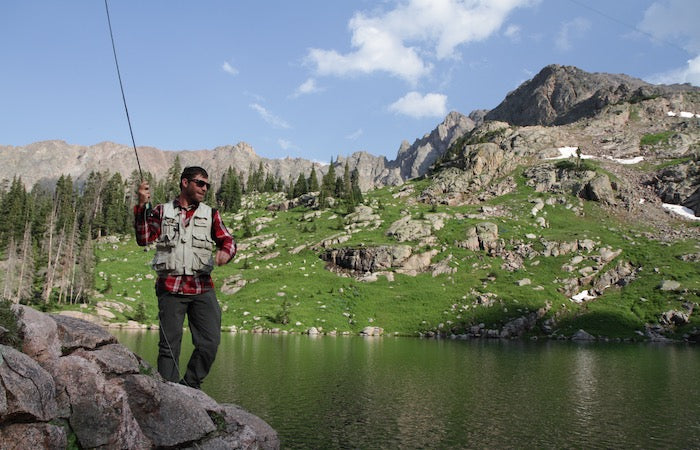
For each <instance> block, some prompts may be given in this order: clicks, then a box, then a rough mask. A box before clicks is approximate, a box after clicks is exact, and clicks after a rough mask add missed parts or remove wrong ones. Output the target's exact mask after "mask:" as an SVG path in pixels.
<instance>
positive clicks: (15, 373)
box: [0, 345, 57, 422]
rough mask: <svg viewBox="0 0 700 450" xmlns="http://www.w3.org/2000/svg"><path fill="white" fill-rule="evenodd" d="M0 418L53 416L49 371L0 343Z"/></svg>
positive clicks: (45, 418)
mask: <svg viewBox="0 0 700 450" xmlns="http://www.w3.org/2000/svg"><path fill="white" fill-rule="evenodd" d="M0 357H2V360H1V361H0V380H2V386H0V389H2V391H0V392H2V394H1V395H0V406H2V407H1V408H0V412H1V413H2V417H0V419H1V420H0V421H3V422H10V421H13V420H19V421H25V422H26V421H41V422H48V421H49V420H51V419H53V418H54V417H56V411H57V404H56V386H55V384H54V380H53V378H52V377H51V374H50V373H48V372H47V371H46V370H44V369H43V368H42V367H41V366H40V365H39V364H38V363H37V362H36V361H34V360H33V359H32V358H30V357H29V356H27V355H25V354H24V353H21V352H18V351H17V350H15V349H13V348H12V347H8V346H5V345H0Z"/></svg>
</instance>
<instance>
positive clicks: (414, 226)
mask: <svg viewBox="0 0 700 450" xmlns="http://www.w3.org/2000/svg"><path fill="white" fill-rule="evenodd" d="M432 231H433V228H432V225H431V222H430V221H428V220H414V219H411V216H408V215H407V216H404V217H402V218H400V219H399V220H397V221H396V222H394V223H392V224H391V226H390V227H389V229H388V230H387V232H386V234H387V236H392V237H393V238H394V239H396V240H397V241H399V242H406V241H416V240H418V239H421V238H424V237H427V236H430V235H431V234H432Z"/></svg>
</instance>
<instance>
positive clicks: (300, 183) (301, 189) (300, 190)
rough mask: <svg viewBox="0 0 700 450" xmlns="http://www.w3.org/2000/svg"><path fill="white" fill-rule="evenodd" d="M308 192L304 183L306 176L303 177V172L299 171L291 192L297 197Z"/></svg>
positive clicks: (307, 187)
mask: <svg viewBox="0 0 700 450" xmlns="http://www.w3.org/2000/svg"><path fill="white" fill-rule="evenodd" d="M308 192H309V186H308V185H307V184H306V178H304V174H303V173H301V172H299V176H298V177H297V181H296V183H294V190H293V192H292V196H293V198H296V197H299V196H300V195H303V194H306V193H308Z"/></svg>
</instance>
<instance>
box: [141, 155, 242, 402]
mask: <svg viewBox="0 0 700 450" xmlns="http://www.w3.org/2000/svg"><path fill="white" fill-rule="evenodd" d="M210 187H211V185H210V184H209V175H208V174H207V172H206V170H204V169H203V168H201V167H186V168H185V170H183V171H182V175H180V195H179V196H178V197H177V198H175V199H174V200H173V201H171V202H169V203H164V204H160V205H158V206H156V207H155V208H154V209H153V210H150V209H147V207H146V205H147V203H148V202H149V200H150V197H151V196H150V192H149V185H148V182H147V181H142V182H141V184H140V185H139V188H138V205H136V206H135V207H134V219H135V220H134V228H135V229H136V242H137V243H138V244H139V245H142V246H143V245H147V244H149V243H151V242H154V241H155V243H156V254H155V257H154V258H153V263H152V265H153V268H154V269H155V270H156V272H157V273H158V278H157V280H156V295H157V297H158V311H159V312H158V317H159V319H160V342H159V344H158V372H159V373H160V374H161V375H162V376H163V378H165V379H166V380H168V381H173V382H180V383H181V384H185V385H187V386H191V387H193V388H197V389H199V388H200V385H201V384H202V381H203V380H204V377H206V376H207V374H208V373H209V369H210V368H211V365H212V364H213V363H214V358H215V357H216V351H217V349H218V347H219V342H220V340H221V308H220V307H219V303H218V301H217V299H216V293H215V292H214V284H213V282H212V279H211V275H210V273H211V271H212V269H213V268H214V264H216V265H217V266H221V265H224V264H226V263H228V262H229V261H231V259H233V257H234V256H235V255H236V242H235V241H234V239H233V237H232V236H231V234H230V233H229V232H228V230H227V229H226V227H225V226H224V223H223V221H222V220H221V215H220V214H219V212H218V211H217V210H216V209H212V208H211V207H209V206H207V205H206V204H204V203H202V200H204V196H205V195H206V193H207V190H209V188H210ZM214 244H216V247H217V251H216V255H215V257H212V250H213V248H214ZM185 315H187V320H188V323H189V326H190V330H191V332H192V343H193V344H194V351H193V352H192V356H191V358H190V360H189V363H188V364H187V371H186V372H185V376H184V377H182V378H180V370H179V359H180V344H181V341H182V326H183V323H184V319H185Z"/></svg>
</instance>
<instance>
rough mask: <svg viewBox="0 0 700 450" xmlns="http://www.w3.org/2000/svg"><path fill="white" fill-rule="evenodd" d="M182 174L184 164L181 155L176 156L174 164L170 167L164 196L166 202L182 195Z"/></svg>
mask: <svg viewBox="0 0 700 450" xmlns="http://www.w3.org/2000/svg"><path fill="white" fill-rule="evenodd" d="M181 174H182V164H180V155H177V156H175V160H174V161H173V165H172V166H170V169H168V175H167V178H166V180H165V186H164V192H163V193H164V196H165V200H164V201H166V202H169V201H171V200H172V199H174V198H175V197H177V196H178V195H180V175H181Z"/></svg>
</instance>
